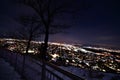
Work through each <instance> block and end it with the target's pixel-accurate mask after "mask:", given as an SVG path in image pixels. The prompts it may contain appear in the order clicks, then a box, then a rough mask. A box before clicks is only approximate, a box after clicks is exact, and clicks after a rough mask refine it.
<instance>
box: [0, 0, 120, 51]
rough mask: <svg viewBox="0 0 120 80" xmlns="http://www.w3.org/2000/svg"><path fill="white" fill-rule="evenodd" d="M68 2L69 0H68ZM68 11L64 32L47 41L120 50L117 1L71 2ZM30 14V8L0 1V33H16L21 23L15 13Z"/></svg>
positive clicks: (119, 5)
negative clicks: (70, 10)
mask: <svg viewBox="0 0 120 80" xmlns="http://www.w3.org/2000/svg"><path fill="white" fill-rule="evenodd" d="M68 1H69V0H68ZM73 1H74V2H73V3H72V5H71V7H70V8H71V9H74V8H75V9H76V10H78V11H77V12H75V13H72V14H68V15H67V14H64V15H63V16H62V18H63V19H61V21H63V22H64V23H66V24H69V25H70V26H71V27H70V28H69V29H67V30H66V32H64V33H59V34H56V35H51V36H50V41H54V42H67V43H82V44H92V45H101V46H109V47H117V48H119V49H120V1H119V0H73ZM22 13H24V14H29V13H30V14H33V13H34V12H32V11H31V9H30V8H26V7H25V6H20V5H18V4H15V3H14V2H12V0H1V1H0V32H1V33H6V32H10V31H16V30H17V28H18V27H19V26H21V24H19V23H18V22H16V21H15V20H14V18H15V17H16V16H17V15H19V14H22Z"/></svg>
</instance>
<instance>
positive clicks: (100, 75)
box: [60, 66, 120, 80]
mask: <svg viewBox="0 0 120 80" xmlns="http://www.w3.org/2000/svg"><path fill="white" fill-rule="evenodd" d="M60 68H62V69H64V70H66V71H69V72H71V73H73V74H75V75H77V76H79V77H82V78H84V79H86V80H120V74H113V73H104V72H99V71H90V70H85V69H80V68H77V67H74V66H69V67H64V66H60Z"/></svg>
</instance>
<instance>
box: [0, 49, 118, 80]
mask: <svg viewBox="0 0 120 80" xmlns="http://www.w3.org/2000/svg"><path fill="white" fill-rule="evenodd" d="M0 53H2V54H1V56H2V57H3V58H5V59H7V61H10V62H11V63H13V64H15V62H16V61H17V67H16V68H17V69H18V71H21V69H22V62H23V56H22V55H20V54H17V55H16V53H11V52H9V51H5V50H2V51H1V50H0ZM16 56H17V59H16ZM1 64H4V65H3V66H1ZM4 66H9V68H10V65H9V64H8V63H6V62H5V61H3V60H2V59H0V69H2V68H5V67H4ZM46 68H47V69H48V70H50V71H52V72H53V73H55V74H56V75H58V76H60V77H61V78H62V79H63V80H70V79H68V77H66V75H65V74H62V73H60V72H59V71H56V70H55V69H54V68H52V67H50V66H46ZM60 68H61V69H63V70H66V71H68V72H71V73H73V74H75V75H77V76H79V77H82V78H84V79H85V80H120V74H112V73H104V72H98V71H89V70H85V69H81V68H77V67H73V66H68V67H64V66H60ZM3 70H4V69H3ZM10 70H12V71H14V69H13V68H12V67H11V68H10V69H5V71H8V72H7V73H6V76H7V75H8V74H12V75H13V76H14V77H15V79H13V78H14V77H11V78H12V79H11V78H6V79H2V78H1V77H0V80H20V76H19V75H17V74H15V73H14V72H12V71H10ZM1 71H2V70H0V72H1ZM5 71H2V72H5ZM11 72H12V73H11ZM24 75H25V76H26V78H27V79H28V80H40V78H41V63H40V62H39V61H37V60H35V59H33V58H31V57H29V56H26V61H25V72H24ZM0 76H1V73H0ZM48 76H49V74H48ZM3 77H4V76H3ZM8 77H9V75H8ZM16 78H17V79H16ZM47 80H48V79H47ZM51 80H52V79H51ZM54 80H57V79H54Z"/></svg>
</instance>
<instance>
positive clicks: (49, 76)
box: [0, 49, 85, 80]
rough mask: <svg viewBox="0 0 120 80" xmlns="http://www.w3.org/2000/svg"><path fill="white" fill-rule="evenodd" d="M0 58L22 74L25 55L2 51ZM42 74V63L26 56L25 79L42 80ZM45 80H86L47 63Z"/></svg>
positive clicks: (0, 51)
mask: <svg viewBox="0 0 120 80" xmlns="http://www.w3.org/2000/svg"><path fill="white" fill-rule="evenodd" d="M0 57H2V58H4V59H5V60H6V61H8V62H9V63H10V64H11V65H12V66H14V67H15V69H16V70H17V71H18V72H19V73H20V74H21V73H22V68H23V66H22V63H23V57H24V56H23V55H21V54H20V53H16V52H11V51H9V50H5V49H0ZM41 74H42V63H41V62H39V61H37V60H35V59H33V58H31V57H29V56H25V66H24V74H23V75H24V77H25V78H26V79H27V80H41ZM44 80H85V79H83V78H81V77H78V76H76V75H74V74H72V73H70V72H67V71H65V70H63V69H61V68H59V67H58V66H56V65H54V64H51V63H48V62H46V66H45V78H44Z"/></svg>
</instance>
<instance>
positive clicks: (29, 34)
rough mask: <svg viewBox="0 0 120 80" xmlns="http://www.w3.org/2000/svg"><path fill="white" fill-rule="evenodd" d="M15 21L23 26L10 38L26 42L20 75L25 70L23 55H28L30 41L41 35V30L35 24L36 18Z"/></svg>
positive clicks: (22, 17)
mask: <svg viewBox="0 0 120 80" xmlns="http://www.w3.org/2000/svg"><path fill="white" fill-rule="evenodd" d="M16 21H18V22H19V23H20V24H22V25H23V26H22V27H20V28H19V30H17V32H16V33H13V34H12V36H13V37H14V38H19V39H24V40H26V49H25V50H26V51H25V54H24V55H23V64H22V75H23V73H24V69H25V55H27V54H28V50H29V48H30V45H31V41H32V40H34V39H35V38H37V37H40V35H41V34H42V33H43V32H42V30H41V24H40V23H37V22H38V21H39V19H38V18H37V17H36V16H26V15H23V16H19V17H18V18H17V19H16Z"/></svg>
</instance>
